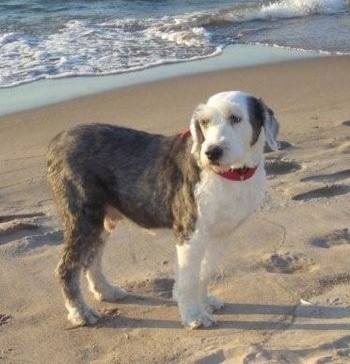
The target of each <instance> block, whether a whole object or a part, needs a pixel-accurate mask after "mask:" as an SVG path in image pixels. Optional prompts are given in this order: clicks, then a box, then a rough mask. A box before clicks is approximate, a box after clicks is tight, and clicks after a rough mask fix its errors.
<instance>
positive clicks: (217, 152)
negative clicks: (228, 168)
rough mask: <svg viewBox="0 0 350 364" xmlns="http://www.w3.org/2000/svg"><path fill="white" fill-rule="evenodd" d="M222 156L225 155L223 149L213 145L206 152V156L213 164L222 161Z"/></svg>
mask: <svg viewBox="0 0 350 364" xmlns="http://www.w3.org/2000/svg"><path fill="white" fill-rule="evenodd" d="M222 154H223V150H222V148H220V147H218V146H217V145H212V146H210V147H209V148H208V149H207V150H206V151H205V155H206V156H207V157H208V159H209V160H210V161H212V162H214V161H217V160H218V159H220V158H221V156H222Z"/></svg>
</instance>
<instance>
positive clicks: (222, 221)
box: [174, 92, 266, 329]
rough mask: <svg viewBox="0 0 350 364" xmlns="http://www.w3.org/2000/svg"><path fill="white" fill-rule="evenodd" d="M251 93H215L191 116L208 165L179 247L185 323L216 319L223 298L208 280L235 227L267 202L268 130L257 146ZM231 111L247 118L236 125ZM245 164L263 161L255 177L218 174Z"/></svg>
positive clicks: (177, 293) (178, 290) (178, 289)
mask: <svg viewBox="0 0 350 364" xmlns="http://www.w3.org/2000/svg"><path fill="white" fill-rule="evenodd" d="M248 96H250V95H248V94H245V93H242V92H225V93H220V94H217V95H214V96H212V97H211V98H210V99H209V100H208V102H207V104H206V105H201V106H200V107H199V108H198V109H197V111H196V112H195V115H194V117H193V118H192V121H191V133H192V134H193V137H194V140H195V142H198V145H196V146H195V148H193V153H194V154H195V155H197V158H199V163H200V165H202V167H203V170H202V172H201V179H200V182H199V183H198V185H197V186H196V189H195V198H196V202H197V208H198V218H197V222H196V226H195V231H194V233H193V235H192V237H191V239H190V240H189V241H188V242H186V243H185V244H183V245H178V246H177V260H178V261H177V270H176V284H175V286H174V298H176V299H177V301H178V305H179V309H180V313H181V318H182V322H183V324H184V325H185V326H187V327H188V328H190V329H193V328H198V327H200V326H204V327H207V326H211V325H213V324H214V323H215V319H214V318H213V317H212V316H211V314H210V313H211V312H213V311H214V310H216V309H220V308H221V307H222V306H223V303H222V302H221V301H220V300H218V299H216V298H215V297H213V296H208V292H207V286H208V281H209V279H210V277H211V276H212V275H213V274H214V273H215V271H216V269H217V267H218V265H219V263H220V261H221V259H222V257H223V255H224V254H225V251H226V249H227V246H228V244H229V243H230V242H231V240H232V233H233V231H234V230H235V229H236V228H237V227H238V225H240V224H241V223H242V222H243V221H244V220H245V219H246V218H247V217H248V216H249V215H250V214H251V213H253V212H254V211H255V210H256V209H257V208H258V207H259V206H260V205H261V203H262V200H263V197H264V194H265V186H266V175H265V170H264V157H263V149H264V144H265V133H264V130H263V129H262V130H261V133H260V136H259V138H258V141H257V142H256V143H255V144H254V145H251V140H252V132H253V129H252V126H251V124H250V122H249V117H250V116H249V113H248V109H247V106H246V104H247V102H246V100H247V97H248ZM230 113H234V114H235V115H236V116H238V117H240V118H241V121H240V122H239V123H237V124H235V125H231V124H230V123H229V121H228V119H227V117H228V115H229V114H230ZM201 118H202V119H203V118H204V119H208V120H209V123H208V125H207V127H206V128H205V129H203V128H202V133H203V134H204V142H203V143H202V145H201V146H200V145H199V137H198V135H197V133H198V131H197V130H196V128H195V122H196V121H198V120H201ZM264 127H265V126H264ZM213 145H215V146H220V147H222V148H223V150H224V154H223V156H222V157H221V158H220V165H219V166H217V165H214V166H212V165H211V164H210V161H209V160H208V158H207V156H206V154H205V152H206V150H207V149H208V148H209V147H211V146H213ZM243 166H248V167H254V166H258V168H257V171H256V172H255V174H254V175H253V177H251V178H250V179H248V180H246V181H230V180H227V179H224V178H223V177H222V176H220V175H218V174H217V173H216V172H218V171H220V170H225V169H226V170H227V169H229V168H242V167H243Z"/></svg>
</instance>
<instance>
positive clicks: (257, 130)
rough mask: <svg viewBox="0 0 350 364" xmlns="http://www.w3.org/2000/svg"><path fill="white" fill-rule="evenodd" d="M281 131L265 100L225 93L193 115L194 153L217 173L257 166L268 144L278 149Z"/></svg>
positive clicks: (191, 126)
mask: <svg viewBox="0 0 350 364" xmlns="http://www.w3.org/2000/svg"><path fill="white" fill-rule="evenodd" d="M278 130H279V123H278V121H277V120H276V119H275V117H274V114H273V112H272V110H271V109H269V108H268V107H267V106H266V105H265V103H264V102H263V101H262V100H261V99H258V98H256V97H254V96H252V95H249V94H246V93H243V92H239V91H230V92H222V93H219V94H216V95H214V96H212V97H210V98H209V100H208V101H207V103H206V104H201V105H199V106H198V107H197V109H196V110H195V111H194V113H193V116H192V119H191V125H190V131H191V135H192V138H193V147H192V154H194V155H195V157H196V158H197V160H198V162H199V164H200V165H201V166H202V167H203V168H206V167H207V168H212V169H213V170H215V171H223V170H227V169H230V168H233V169H236V168H242V167H254V166H256V165H257V164H258V163H259V162H260V161H261V158H262V153H263V150H264V145H265V143H267V144H268V146H269V147H270V148H271V149H273V150H275V149H277V141H276V137H277V134H278Z"/></svg>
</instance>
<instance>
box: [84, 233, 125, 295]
mask: <svg viewBox="0 0 350 364" xmlns="http://www.w3.org/2000/svg"><path fill="white" fill-rule="evenodd" d="M109 235H110V234H109V232H107V231H104V232H102V234H101V240H102V241H101V244H99V245H98V246H97V247H96V251H95V252H94V257H93V260H92V261H91V263H90V264H89V266H88V267H87V268H86V278H87V280H88V282H89V289H90V291H91V292H92V293H93V295H94V296H95V298H96V299H97V300H99V301H107V302H114V301H117V300H120V299H122V298H124V297H125V296H126V292H125V291H124V290H123V289H122V288H120V287H118V286H115V285H112V284H110V283H109V282H108V281H107V279H106V277H105V276H104V274H103V273H102V254H103V250H104V246H105V244H106V241H107V239H108V237H109Z"/></svg>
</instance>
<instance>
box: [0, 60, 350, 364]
mask: <svg viewBox="0 0 350 364" xmlns="http://www.w3.org/2000/svg"><path fill="white" fill-rule="evenodd" d="M349 68H350V58H348V57H340V58H323V59H316V60H307V61H299V62H291V63H283V64H278V65H272V66H260V67H255V68H249V69H241V70H231V71H223V72H216V73H210V74H207V75H200V76H191V77H185V78H177V79H173V80H168V81H163V82H157V83H153V84H147V85H142V86H138V87H132V88H128V89H123V90H119V91H115V92H108V93H106V94H102V95H97V96H93V97H88V98H83V99H79V100H73V101H71V102H67V103H63V104H60V105H55V106H50V107H46V108H41V109H38V110H32V111H28V112H24V113H20V114H13V115H10V116H7V117H3V118H1V119H0V363H52V364H55V363H197V364H205V363H207V364H216V363H234V364H236V363H244V364H248V363H269V364H270V363H278V364H280V363H318V364H324V363H337V364H340V363H349V362H350V331H349V330H350V289H349V288H350V287H349V281H350V271H349V262H350V258H349V257H350V232H349V230H348V229H349V228H350V225H349V224H350V222H349V215H350V207H349V206H350V203H349V202H350V163H349V162H350V106H349V100H350V73H349V71H348V70H349ZM228 89H241V90H245V91H248V92H251V93H253V94H256V95H260V96H262V97H263V98H264V100H265V101H266V103H267V104H269V106H270V107H272V108H273V109H274V110H275V112H276V114H277V116H278V118H279V119H280V121H281V123H282V131H281V135H280V141H281V149H280V150H279V151H278V152H275V153H270V154H268V155H267V163H266V166H267V170H268V173H269V193H268V196H267V198H266V203H265V205H264V208H263V209H262V210H261V211H259V212H258V213H256V214H255V216H254V217H253V218H252V219H250V220H249V222H248V223H247V224H246V225H245V226H243V227H242V228H241V229H240V230H239V231H237V234H236V236H234V237H233V238H232V247H231V249H230V253H229V254H228V255H227V258H226V259H225V262H224V263H223V264H222V266H221V267H220V271H219V274H218V275H217V276H216V277H215V278H214V280H213V284H212V290H213V292H214V293H215V294H216V295H219V296H221V297H222V298H223V299H224V300H225V302H226V306H225V309H224V310H223V311H222V312H221V313H219V314H218V315H217V319H218V326H217V327H215V328H213V329H209V330H199V331H192V332H189V331H187V330H185V329H183V328H182V327H181V325H180V323H179V314H178V311H177V308H176V306H175V305H174V304H173V302H172V301H171V300H170V299H169V297H170V291H171V286H172V261H173V259H174V239H173V237H172V235H171V233H170V232H168V231H157V232H148V231H145V230H142V229H139V228H137V227H135V226H134V225H132V224H131V223H128V222H124V223H123V224H121V225H120V228H119V229H117V232H116V234H115V235H114V237H113V241H112V242H111V244H110V245H109V247H108V252H107V254H106V256H105V271H106V273H107V275H108V277H110V279H111V280H112V281H116V282H119V283H120V284H121V285H122V286H124V287H125V288H126V289H127V290H128V291H129V292H130V296H129V297H128V298H127V299H125V300H124V301H123V302H120V303H116V304H109V303H96V302H93V301H92V298H91V297H90V296H89V299H90V298H91V303H92V304H94V305H96V307H97V308H98V309H99V310H101V311H102V312H104V313H105V317H104V318H103V319H102V320H101V322H100V323H99V324H98V325H97V326H96V327H94V328H78V329H72V328H71V327H70V325H69V323H68V321H66V312H65V309H64V307H63V301H62V298H61V295H60V292H59V287H58V283H57V282H56V279H55V277H54V275H53V270H54V268H55V266H56V264H57V262H58V259H59V255H60V251H61V249H62V246H61V235H62V232H61V230H60V225H59V222H58V221H57V218H56V212H55V209H54V206H53V202H52V199H51V195H50V193H49V191H48V188H47V186H46V184H45V178H44V175H45V163H44V155H45V151H46V147H47V143H48V141H49V140H50V139H51V138H52V137H53V136H54V135H55V134H56V133H57V132H58V131H60V130H62V129H63V128H66V127H67V126H69V125H72V124H76V123H81V122H87V121H103V122H111V123H119V124H123V125H128V126H132V127H136V128H140V129H145V130H148V131H157V132H159V131H161V132H164V133H167V134H169V133H173V132H180V131H181V130H182V128H183V127H184V126H186V125H187V123H188V120H189V117H190V114H191V112H192V110H193V109H194V107H195V106H196V104H198V103H199V102H202V101H205V100H206V98H207V97H208V96H209V95H211V94H213V93H216V92H219V91H223V90H228Z"/></svg>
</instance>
